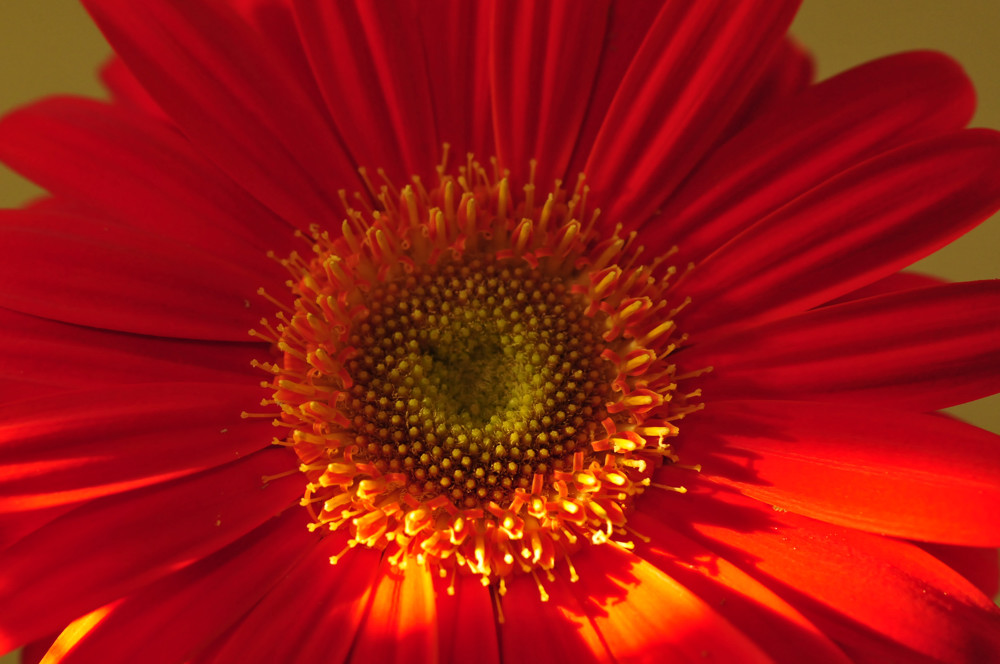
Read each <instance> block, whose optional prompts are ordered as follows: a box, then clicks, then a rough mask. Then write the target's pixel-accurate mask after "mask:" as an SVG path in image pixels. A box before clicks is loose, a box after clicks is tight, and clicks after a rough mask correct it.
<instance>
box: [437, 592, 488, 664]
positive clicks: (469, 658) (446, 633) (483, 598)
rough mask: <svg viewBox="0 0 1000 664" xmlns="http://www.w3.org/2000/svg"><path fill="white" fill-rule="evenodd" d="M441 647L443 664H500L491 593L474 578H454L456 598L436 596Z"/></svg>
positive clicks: (445, 593)
mask: <svg viewBox="0 0 1000 664" xmlns="http://www.w3.org/2000/svg"><path fill="white" fill-rule="evenodd" d="M437 615H438V619H437V624H438V647H439V650H440V659H441V661H442V662H473V661H474V662H482V664H500V642H499V639H498V635H497V630H496V629H495V628H494V624H495V620H496V618H495V616H494V613H493V598H492V596H491V590H490V589H489V588H485V587H483V584H482V583H480V582H479V579H478V578H476V577H475V576H473V575H471V574H457V575H456V576H455V594H454V595H449V594H448V593H447V592H446V591H445V590H444V589H442V588H441V585H439V586H438V595H437Z"/></svg>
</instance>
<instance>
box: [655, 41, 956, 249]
mask: <svg viewBox="0 0 1000 664" xmlns="http://www.w3.org/2000/svg"><path fill="white" fill-rule="evenodd" d="M974 106H975V96H974V93H973V90H972V84H971V83H970V81H969V79H968V77H967V76H966V75H965V73H964V72H963V71H962V69H961V67H959V66H958V65H957V64H956V63H955V62H954V61H952V60H951V59H949V58H947V57H946V56H944V55H941V54H938V53H931V52H914V53H903V54H899V55H895V56H890V57H887V58H883V59H881V60H876V61H874V62H870V63H868V64H865V65H861V66H860V67H856V68H854V69H851V70H849V71H847V72H844V73H843V74H840V75H838V76H835V77H833V78H830V79H828V80H825V81H822V82H821V83H818V84H817V85H814V86H812V87H810V88H808V89H806V90H804V91H803V92H802V93H801V94H799V95H796V96H793V97H790V98H788V99H784V100H782V102H781V103H780V104H776V105H773V106H771V107H770V111H769V112H766V113H764V114H762V115H761V116H760V117H758V118H756V119H755V120H754V121H753V122H751V123H749V124H747V125H745V126H743V127H742V128H741V131H740V132H739V133H738V135H737V136H735V137H734V138H733V139H732V140H730V141H729V142H727V143H725V144H723V145H721V146H720V147H719V149H717V150H715V151H714V152H713V153H712V154H711V156H710V157H709V158H708V159H706V161H705V163H704V164H702V165H700V166H699V167H698V169H697V171H696V172H695V173H694V174H693V175H692V177H691V179H690V180H689V181H688V182H686V183H685V186H684V187H683V188H682V189H681V191H680V192H678V194H677V195H676V196H673V197H672V198H671V199H670V200H669V201H667V202H666V203H665V204H664V205H663V207H662V209H661V210H660V211H659V212H658V214H657V215H656V216H655V217H654V218H653V219H651V220H650V221H649V222H648V224H649V228H650V229H651V230H652V229H656V231H657V232H655V233H650V234H649V238H648V240H647V242H648V243H649V245H650V247H649V248H650V249H651V250H652V251H654V252H661V251H664V250H666V249H668V248H670V247H671V246H672V245H677V247H678V249H679V253H678V255H677V258H676V260H677V261H678V262H679V264H681V265H685V264H687V262H689V261H690V262H696V263H697V262H698V261H700V260H702V259H704V258H705V257H706V256H707V255H708V254H709V253H711V252H712V251H713V250H715V249H716V248H718V247H719V246H720V245H721V244H724V243H725V242H727V241H728V240H729V239H731V238H732V237H733V236H734V235H735V234H737V233H739V232H740V231H742V230H744V229H745V228H748V227H749V226H751V225H752V224H753V223H754V222H756V221H758V220H760V219H762V218H763V217H765V216H767V215H768V214H770V213H771V212H774V211H775V210H776V209H778V208H780V207H781V206H782V205H785V204H786V203H788V202H789V201H790V200H792V199H793V198H795V197H796V196H799V195H801V194H803V193H805V192H807V191H809V190H810V189H812V188H814V187H817V186H819V185H820V184H822V183H823V182H824V181H826V180H828V179H829V178H831V177H833V176H835V175H837V174H838V173H839V172H841V171H844V170H846V169H848V168H850V167H851V166H854V165H856V164H858V163H860V162H862V161H864V160H866V159H870V158H872V157H874V156H876V155H878V154H880V153H882V152H886V151H888V150H891V149H894V148H897V147H900V146H902V145H905V144H906V143H909V142H912V141H915V140H919V139H923V138H927V137H930V136H933V135H936V134H944V133H951V132H954V131H956V130H958V129H961V128H962V127H964V126H965V124H966V123H967V122H968V121H969V119H970V118H971V117H972V111H973V109H974ZM831 108H836V112H831V111H830V109H831Z"/></svg>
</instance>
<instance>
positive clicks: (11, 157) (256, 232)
mask: <svg viewBox="0 0 1000 664" xmlns="http://www.w3.org/2000/svg"><path fill="white" fill-rule="evenodd" d="M0 159H3V160H4V161H5V162H6V163H7V164H9V165H10V166H11V167H12V168H13V169H15V170H17V171H18V172H20V173H21V174H22V175H24V176H25V177H27V178H28V179H30V180H32V181H33V182H36V183H37V184H39V185H40V186H42V187H45V188H46V189H47V190H48V191H50V192H51V193H52V194H54V195H56V196H59V197H64V198H68V199H71V200H74V201H77V202H79V203H80V204H82V205H85V206H87V207H88V208H90V209H93V210H99V211H100V212H101V216H106V217H108V218H110V219H114V220H115V221H118V222H120V223H121V224H122V225H126V226H131V227H134V228H141V229H143V230H147V231H150V232H152V233H154V234H155V235H158V236H163V237H168V238H171V239H173V240H176V241H178V242H181V243H183V244H185V245H190V246H194V247H197V248H199V249H202V250H204V251H210V252H212V253H213V254H215V255H216V256H218V257H219V258H222V259H225V260H228V261H230V262H232V263H235V264H244V265H247V267H252V269H254V270H255V271H260V272H263V273H264V274H271V275H276V277H281V278H284V274H283V272H284V271H283V269H282V268H281V266H280V265H278V264H277V263H276V262H275V261H273V260H270V259H268V258H267V256H266V252H267V251H268V250H275V251H279V252H280V253H283V254H287V253H288V250H289V249H290V248H291V240H292V233H291V228H290V227H289V226H288V225H287V224H286V223H285V222H284V221H283V220H281V219H279V218H278V217H275V216H274V215H273V213H271V212H270V210H268V209H267V208H265V207H263V206H262V205H261V204H260V203H258V202H257V201H256V200H254V199H253V198H251V197H250V195H249V194H247V193H246V192H245V191H243V190H242V189H240V188H239V187H238V186H236V185H235V184H234V183H233V182H232V181H231V180H229V178H228V176H226V175H225V174H224V173H223V172H222V171H220V170H219V169H218V168H216V167H215V166H214V165H213V164H211V163H209V162H207V161H206V160H205V158H204V157H202V156H201V155H199V154H198V153H197V152H196V151H195V150H194V148H193V147H192V145H191V144H190V143H189V142H188V141H187V140H186V139H185V138H184V137H183V136H181V135H180V134H178V133H177V131H176V130H174V129H173V128H171V127H168V126H167V125H165V124H163V123H162V122H160V121H157V120H154V119H150V118H148V117H143V116H142V115H139V114H137V113H136V112H135V111H134V110H132V109H128V108H123V107H121V106H111V105H108V104H102V103H99V102H96V101H92V100H89V99H74V98H65V97H60V98H55V99H48V100H45V101H42V102H39V103H37V104H34V105H32V106H29V107H27V108H24V109H21V110H19V111H17V112H15V113H12V114H10V115H7V116H6V117H4V118H3V120H2V121H0ZM279 283H280V282H279Z"/></svg>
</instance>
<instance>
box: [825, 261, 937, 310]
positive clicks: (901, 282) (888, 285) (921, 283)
mask: <svg viewBox="0 0 1000 664" xmlns="http://www.w3.org/2000/svg"><path fill="white" fill-rule="evenodd" d="M946 283H949V282H948V281H947V280H946V279H942V278H941V277H935V276H931V275H929V274H921V273H919V272H911V271H909V270H904V271H902V272H896V273H895V274H890V275H889V276H888V277H884V278H882V279H879V280H878V281H873V282H872V283H870V284H868V285H867V286H862V287H861V288H859V289H857V290H853V291H851V292H850V293H847V294H846V295H841V296H840V297H838V298H837V299H836V300H831V301H829V302H827V303H826V304H824V305H823V306H831V305H834V304H843V303H844V302H851V301H853V300H863V299H865V298H866V297H875V296H876V295H888V294H889V293H896V292H899V291H904V290H910V289H911V288H926V287H928V286H942V285H944V284H946Z"/></svg>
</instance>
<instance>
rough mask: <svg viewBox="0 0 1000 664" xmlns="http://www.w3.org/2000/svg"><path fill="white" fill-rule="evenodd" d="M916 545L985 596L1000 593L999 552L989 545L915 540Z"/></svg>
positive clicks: (994, 595) (993, 595)
mask: <svg viewBox="0 0 1000 664" xmlns="http://www.w3.org/2000/svg"><path fill="white" fill-rule="evenodd" d="M916 544H917V546H919V547H920V548H921V549H923V550H925V551H927V552H928V553H930V554H931V555H932V556H934V557H935V558H937V559H938V560H940V561H941V562H943V563H944V564H945V565H947V566H948V567H950V568H952V569H953V570H955V571H956V572H958V573H959V574H961V575H962V576H964V577H965V578H966V579H968V580H969V581H970V582H971V583H972V584H973V585H975V586H976V587H977V588H979V590H981V591H982V592H983V594H984V595H986V596H987V597H996V596H997V593H1000V552H998V551H997V549H996V548H994V547H991V548H987V547H973V546H952V545H949V544H936V543H932V542H917V543H916Z"/></svg>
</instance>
